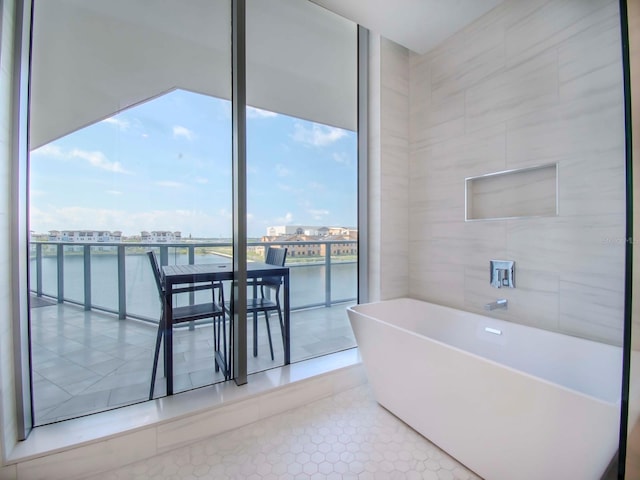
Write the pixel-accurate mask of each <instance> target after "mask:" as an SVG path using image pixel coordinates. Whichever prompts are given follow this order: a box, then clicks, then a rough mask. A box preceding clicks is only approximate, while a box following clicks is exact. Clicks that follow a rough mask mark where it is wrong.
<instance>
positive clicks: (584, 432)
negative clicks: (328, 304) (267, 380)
mask: <svg viewBox="0 0 640 480" xmlns="http://www.w3.org/2000/svg"><path fill="white" fill-rule="evenodd" d="M348 315H349V319H350V321H351V325H352V327H353V331H354V334H355V337H356V340H357V343H358V347H359V349H360V352H361V355H362V359H363V363H364V366H365V370H366V372H367V376H368V378H369V383H370V385H371V387H372V389H373V392H374V395H375V396H376V400H377V401H378V402H379V403H380V404H381V405H382V406H384V407H385V408H387V409H388V410H389V411H391V412H392V413H393V414H395V415H396V416H397V417H399V418H400V419H402V420H403V421H404V422H406V423H407V424H408V425H410V426H411V427H413V428H414V429H415V430H417V431H418V432H419V433H421V434H422V435H424V436H425V437H426V438H428V439H429V440H431V441H432V442H433V443H435V444H436V445H438V446H439V447H440V448H442V449H443V450H444V451H446V452H447V453H449V454H450V455H451V456H453V457H454V458H456V459H457V460H458V461H460V462H461V463H463V464H464V465H466V466H467V467H468V468H470V469H471V470H473V471H475V472H476V473H477V474H478V475H480V476H482V477H483V478H485V479H487V480H516V479H517V480H527V479H530V480H542V479H567V480H574V479H575V480H588V479H599V478H600V477H601V476H602V474H603V473H604V471H605V470H606V468H607V466H608V464H609V462H610V461H611V459H612V458H613V456H614V454H615V453H616V451H617V448H618V436H619V422H620V418H619V417H620V384H621V371H622V349H621V348H619V347H615V346H611V345H606V344H601V343H598V342H592V341H589V340H584V339H580V338H576V337H571V336H568V335H562V334H558V333H553V332H549V331H546V330H540V329H537V328H531V327H527V326H523V325H518V324H514V323H511V322H506V321H502V320H496V319H494V318H490V317H485V316H482V315H476V314H473V313H468V312H463V311H459V310H455V309H452V308H448V307H443V306H439V305H434V304H431V303H427V302H422V301H419V300H412V299H396V300H388V301H383V302H378V303H370V304H363V305H357V306H354V307H351V308H349V309H348Z"/></svg>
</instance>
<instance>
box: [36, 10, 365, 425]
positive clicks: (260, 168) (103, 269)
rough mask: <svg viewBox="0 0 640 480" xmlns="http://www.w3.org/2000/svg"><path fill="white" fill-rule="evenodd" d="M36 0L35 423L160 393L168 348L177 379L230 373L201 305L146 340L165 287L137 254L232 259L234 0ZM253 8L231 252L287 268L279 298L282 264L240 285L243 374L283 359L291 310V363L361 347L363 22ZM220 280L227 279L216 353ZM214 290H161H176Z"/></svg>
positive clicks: (163, 259) (179, 260)
mask: <svg viewBox="0 0 640 480" xmlns="http://www.w3.org/2000/svg"><path fill="white" fill-rule="evenodd" d="M33 5H34V8H33V32H32V33H33V42H32V65H31V75H30V82H31V104H30V164H29V175H30V178H29V222H30V232H31V233H30V240H29V252H30V258H29V261H30V264H29V265H30V286H29V290H30V306H31V308H30V322H31V323H30V328H31V351H32V359H33V361H32V378H33V403H34V413H35V419H34V425H36V426H37V425H43V424H47V423H52V422H56V421H60V420H65V419H69V418H73V417H77V416H82V415H87V414H90V413H95V412H100V411H104V410H108V409H111V408H116V407H119V406H123V405H129V404H132V403H136V402H142V401H146V400H148V399H149V398H157V397H160V396H163V395H166V394H167V393H168V392H167V390H166V379H167V376H166V372H165V367H167V366H168V362H169V361H170V364H171V365H172V369H173V375H172V376H171V378H172V379H173V393H179V392H183V391H186V390H190V389H194V388H198V387H203V386H207V385H211V384H213V383H216V382H221V381H224V380H225V372H224V371H223V369H222V370H221V369H219V368H217V367H216V363H215V350H216V348H218V350H220V348H219V347H214V343H216V341H215V338H214V328H213V325H212V321H211V319H206V318H205V319H199V320H196V321H192V322H186V323H184V324H180V325H176V326H174V328H173V330H172V332H173V343H172V344H173V353H172V355H171V357H168V358H167V359H164V358H163V356H164V354H163V352H164V349H163V348H160V349H158V350H156V349H157V346H158V345H164V340H165V339H164V337H163V336H162V335H161V333H162V332H163V330H161V329H160V328H161V324H160V322H161V318H162V312H163V307H162V305H163V300H162V298H169V296H167V295H164V297H163V292H162V291H161V290H159V288H158V286H157V285H158V284H157V283H156V279H155V278H154V270H153V268H152V263H151V261H150V257H149V256H148V254H149V252H152V253H153V254H152V257H155V259H156V261H157V262H158V264H159V266H160V271H163V267H168V268H169V269H170V268H171V267H172V266H173V265H184V266H188V265H192V264H193V265H199V264H216V268H218V265H220V267H219V268H221V269H222V270H224V269H225V268H228V266H229V265H231V264H232V260H233V257H234V248H233V247H234V242H233V236H234V226H233V214H234V211H238V207H237V205H234V200H233V198H234V197H233V186H234V176H233V175H234V173H233V162H232V157H233V155H232V145H233V135H232V130H233V127H232V111H233V109H232V103H231V98H232V93H231V82H232V71H231V69H232V67H231V65H232V58H231V52H232V45H231V39H232V13H231V1H230V0H229V1H215V2H211V1H207V0H187V1H185V0H167V1H164V2H152V1H151V0H110V1H106V0H34V4H33ZM246 10H247V16H246V36H245V37H243V38H244V40H246V50H247V60H246V65H245V64H242V65H240V66H239V67H238V68H241V69H243V70H244V71H245V73H246V78H247V85H246V92H244V93H246V98H247V108H246V117H247V122H246V129H243V132H244V133H246V138H247V144H246V147H247V163H246V165H247V173H246V192H240V194H244V195H245V196H246V200H247V207H248V208H247V212H246V215H245V216H244V218H242V219H241V220H242V221H243V222H244V224H245V225H246V231H247V233H248V241H247V242H246V245H243V249H242V250H243V252H244V248H246V254H247V262H248V264H249V263H253V264H254V265H253V266H254V267H255V265H256V264H258V263H264V262H265V261H267V260H269V261H271V260H270V259H268V258H267V251H268V250H269V248H280V249H286V250H287V255H286V259H284V260H283V261H284V267H285V268H286V269H287V270H286V271H287V272H288V276H289V280H290V282H289V284H290V285H289V288H288V289H287V290H286V291H287V293H288V294H289V295H288V300H289V302H288V303H287V302H286V301H285V283H284V281H283V277H280V278H279V280H278V281H277V282H276V285H271V286H272V287H273V288H269V285H267V284H268V283H269V282H272V281H273V280H274V279H273V278H269V277H266V279H265V277H264V276H263V277H260V278H258V279H257V280H258V283H259V284H261V286H258V284H254V282H253V280H254V279H252V278H250V279H249V281H248V283H247V285H243V287H242V288H246V289H247V294H248V297H249V299H256V298H257V299H258V301H259V302H260V304H261V305H266V304H270V305H273V306H274V308H272V309H271V310H270V311H269V312H268V315H267V314H265V312H264V311H263V310H261V309H256V310H253V311H250V312H249V314H248V315H247V318H246V319H242V320H240V321H242V322H244V321H246V322H247V323H246V325H247V333H246V338H245V336H244V335H242V337H243V338H241V339H240V340H239V341H240V342H242V344H243V345H244V343H245V342H246V343H247V345H248V348H247V364H246V366H247V371H248V373H254V372H258V371H261V370H265V369H268V368H273V367H277V366H280V365H282V364H283V363H285V354H284V340H285V335H284V334H283V331H284V327H285V325H284V323H285V318H289V320H290V338H289V341H290V347H291V358H290V359H291V361H293V362H296V361H300V360H305V359H309V358H311V357H315V356H319V355H324V354H327V353H331V352H335V351H338V350H342V349H345V348H350V347H353V346H355V341H354V339H353V335H352V332H351V329H350V327H349V324H348V320H347V317H346V313H345V308H346V306H347V305H349V304H351V303H354V302H355V300H356V296H357V258H358V252H357V237H358V228H357V134H356V132H355V131H356V118H357V112H356V92H357V86H356V78H357V74H356V73H357V36H356V35H357V32H356V25H355V24H353V23H351V22H348V21H346V20H344V19H342V18H340V17H338V16H336V15H334V14H332V13H330V12H328V11H326V10H324V9H322V8H320V7H318V6H316V5H314V4H312V3H310V2H299V1H296V0H270V1H269V2H264V1H260V0H251V1H249V2H247V9H246ZM236 102H237V100H236ZM236 104H237V103H236ZM236 138H238V137H236ZM238 178H239V177H238V176H236V178H235V180H237V179H238ZM243 178H244V177H243ZM234 209H235V210H234ZM235 253H236V254H237V252H235ZM280 253H282V251H281V252H280ZM278 262H279V263H282V260H279V261H278ZM248 266H249V265H248ZM280 266H282V265H280ZM249 267H250V266H249ZM249 269H250V268H249ZM222 270H221V271H222ZM167 271H168V270H167ZM163 282H164V284H165V285H166V283H167V282H166V279H163V278H161V277H159V283H160V285H161V286H162V284H163ZM272 283H273V282H272ZM265 285H266V287H267V288H264V287H265ZM231 290H232V281H231V278H226V277H225V280H224V281H223V291H224V294H225V298H224V300H226V302H224V308H225V314H224V321H222V323H221V326H224V331H225V334H226V337H225V340H226V342H227V347H228V348H227V350H225V351H223V352H220V351H219V354H223V355H226V356H227V361H230V360H231V358H232V353H233V352H232V350H231V348H232V347H231V345H232V344H233V342H232V340H231V338H230V335H231V323H232V321H231V315H230V307H231V304H230V300H231V298H230V297H231ZM263 292H264V296H263ZM207 295H210V291H209V292H207V291H206V290H203V291H197V292H189V293H185V294H180V295H172V296H170V298H171V300H172V305H173V307H189V306H193V305H200V304H204V303H206V302H207V301H210V299H209V298H208V297H207ZM220 300H222V299H220ZM253 301H255V300H253ZM287 304H288V306H289V307H290V308H289V309H287V308H286V307H287ZM267 318H268V319H267ZM267 325H268V327H269V328H267ZM236 326H237V324H236ZM236 333H238V332H237V331H236ZM160 340H162V344H159V343H158V342H159V341H160ZM156 351H157V352H158V353H157V354H156ZM272 352H273V353H272ZM156 355H157V357H156ZM218 363H220V362H218ZM154 365H157V367H156V368H157V370H156V378H155V383H153V384H152V372H153V371H154ZM243 368H244V366H243ZM249 381H250V380H249ZM152 385H153V387H152Z"/></svg>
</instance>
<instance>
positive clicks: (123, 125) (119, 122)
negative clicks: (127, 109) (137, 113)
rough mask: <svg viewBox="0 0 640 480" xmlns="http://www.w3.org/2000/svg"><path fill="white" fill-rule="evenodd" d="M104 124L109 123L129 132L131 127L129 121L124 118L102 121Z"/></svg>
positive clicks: (111, 118)
mask: <svg viewBox="0 0 640 480" xmlns="http://www.w3.org/2000/svg"><path fill="white" fill-rule="evenodd" d="M102 123H108V124H109V125H114V126H116V127H118V128H119V129H120V130H122V131H124V130H127V129H128V128H129V126H130V124H129V121H128V120H125V119H123V118H115V117H110V118H105V119H104V120H102Z"/></svg>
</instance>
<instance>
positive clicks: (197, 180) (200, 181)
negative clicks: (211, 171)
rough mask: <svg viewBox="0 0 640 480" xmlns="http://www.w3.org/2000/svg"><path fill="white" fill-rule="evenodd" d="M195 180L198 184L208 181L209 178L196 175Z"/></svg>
mask: <svg viewBox="0 0 640 480" xmlns="http://www.w3.org/2000/svg"><path fill="white" fill-rule="evenodd" d="M195 182H196V183H199V184H200V185H204V184H206V183H209V179H208V178H205V177H196V179H195Z"/></svg>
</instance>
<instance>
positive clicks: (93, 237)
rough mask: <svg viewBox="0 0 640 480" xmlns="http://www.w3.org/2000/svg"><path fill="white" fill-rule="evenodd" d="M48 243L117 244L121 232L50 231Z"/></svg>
mask: <svg viewBox="0 0 640 480" xmlns="http://www.w3.org/2000/svg"><path fill="white" fill-rule="evenodd" d="M48 240H49V241H50V242H71V243H74V242H82V243H119V242H121V241H122V232H121V231H119V230H116V231H113V232H110V231H108V230H50V231H49V238H48Z"/></svg>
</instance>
